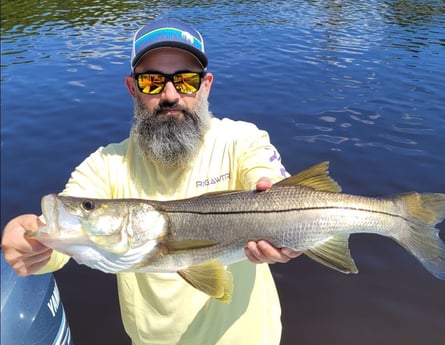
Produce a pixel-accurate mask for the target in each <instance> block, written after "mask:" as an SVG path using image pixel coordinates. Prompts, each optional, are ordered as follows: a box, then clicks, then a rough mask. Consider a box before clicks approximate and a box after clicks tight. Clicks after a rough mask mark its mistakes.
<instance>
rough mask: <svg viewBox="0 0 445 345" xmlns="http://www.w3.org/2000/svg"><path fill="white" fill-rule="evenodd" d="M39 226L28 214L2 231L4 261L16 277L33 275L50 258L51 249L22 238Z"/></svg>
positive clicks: (14, 220)
mask: <svg viewBox="0 0 445 345" xmlns="http://www.w3.org/2000/svg"><path fill="white" fill-rule="evenodd" d="M41 225H43V223H42V222H41V221H40V220H39V219H38V217H37V216H36V215H30V214H28V215H22V216H19V217H17V218H14V219H13V220H11V221H10V222H9V223H8V224H7V225H6V227H5V229H4V231H3V238H2V250H3V254H4V257H5V260H6V261H7V262H8V263H9V264H10V265H11V267H12V268H13V269H14V270H15V271H16V272H17V274H18V275H21V276H25V275H28V274H32V273H35V272H36V271H38V270H39V269H40V268H42V267H43V266H44V265H45V264H46V263H47V262H48V260H49V259H50V257H51V253H52V250H51V249H49V248H48V247H46V246H44V245H43V244H42V243H40V242H39V241H37V240H33V239H28V238H26V237H25V236H24V234H25V232H26V231H37V230H38V227H39V226H41Z"/></svg>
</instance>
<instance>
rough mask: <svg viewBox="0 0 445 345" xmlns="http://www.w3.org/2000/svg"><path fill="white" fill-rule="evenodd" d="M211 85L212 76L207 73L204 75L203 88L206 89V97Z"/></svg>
mask: <svg viewBox="0 0 445 345" xmlns="http://www.w3.org/2000/svg"><path fill="white" fill-rule="evenodd" d="M212 83H213V74H212V73H210V72H208V73H206V75H205V77H204V86H205V89H206V93H207V97H208V96H209V94H210V89H211V88H212Z"/></svg>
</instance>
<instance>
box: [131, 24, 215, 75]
mask: <svg viewBox="0 0 445 345" xmlns="http://www.w3.org/2000/svg"><path fill="white" fill-rule="evenodd" d="M161 47H173V48H180V49H184V50H186V51H188V52H190V53H192V54H193V55H195V56H196V58H197V59H198V60H199V62H200V63H201V65H202V67H203V68H206V67H207V65H208V59H207V56H206V55H205V51H204V39H203V38H202V35H201V34H200V33H199V31H197V30H196V29H195V28H194V27H192V26H191V25H188V24H186V23H184V22H182V21H180V20H178V19H173V18H166V19H159V20H156V21H153V22H151V23H149V24H147V25H145V26H143V27H142V28H140V29H139V30H138V31H137V32H136V34H135V35H134V38H133V50H132V52H131V69H132V70H133V69H134V66H136V64H137V63H138V61H139V60H140V59H141V58H142V57H143V56H144V55H145V54H146V53H147V52H148V51H150V50H152V49H155V48H161Z"/></svg>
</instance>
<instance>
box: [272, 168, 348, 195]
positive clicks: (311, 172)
mask: <svg viewBox="0 0 445 345" xmlns="http://www.w3.org/2000/svg"><path fill="white" fill-rule="evenodd" d="M297 185H298V186H306V187H310V188H314V189H317V190H319V191H323V192H334V193H340V192H341V187H340V186H339V184H338V183H337V182H335V181H334V180H333V179H332V178H331V177H330V176H329V162H321V163H318V164H316V165H313V166H311V167H310V168H308V169H306V170H303V171H301V172H299V173H298V174H296V175H293V176H290V177H288V178H285V179H284V180H281V181H280V182H278V183H275V186H281V187H283V186H297Z"/></svg>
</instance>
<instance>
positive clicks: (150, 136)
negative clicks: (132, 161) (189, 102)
mask: <svg viewBox="0 0 445 345" xmlns="http://www.w3.org/2000/svg"><path fill="white" fill-rule="evenodd" d="M164 107H171V108H179V109H181V110H183V112H184V117H183V119H182V120H178V119H176V118H174V117H167V118H165V117H164V116H162V115H159V112H160V111H161V110H162V109H163V108H164ZM161 118H162V119H161ZM211 118H212V114H211V113H210V112H209V104H208V101H207V97H205V96H201V97H200V99H199V100H198V104H197V106H196V109H194V110H189V109H185V108H181V107H180V106H179V105H177V104H165V105H164V104H161V105H160V106H158V107H156V108H155V109H153V111H152V112H150V111H148V110H147V109H145V108H144V106H143V105H142V102H141V100H140V98H139V96H136V98H135V100H134V123H133V126H132V129H131V130H132V132H133V135H134V137H135V138H136V141H137V144H138V145H139V148H140V149H141V151H142V153H143V154H144V156H145V157H146V158H147V159H148V160H150V161H153V162H155V163H157V164H158V165H160V166H162V167H164V168H181V167H185V166H186V165H187V164H190V162H191V161H192V159H193V158H194V157H195V155H196V153H197V152H198V151H199V149H200V147H201V145H202V142H203V139H204V135H205V133H206V132H207V130H208V129H209V127H210V120H211Z"/></svg>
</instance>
